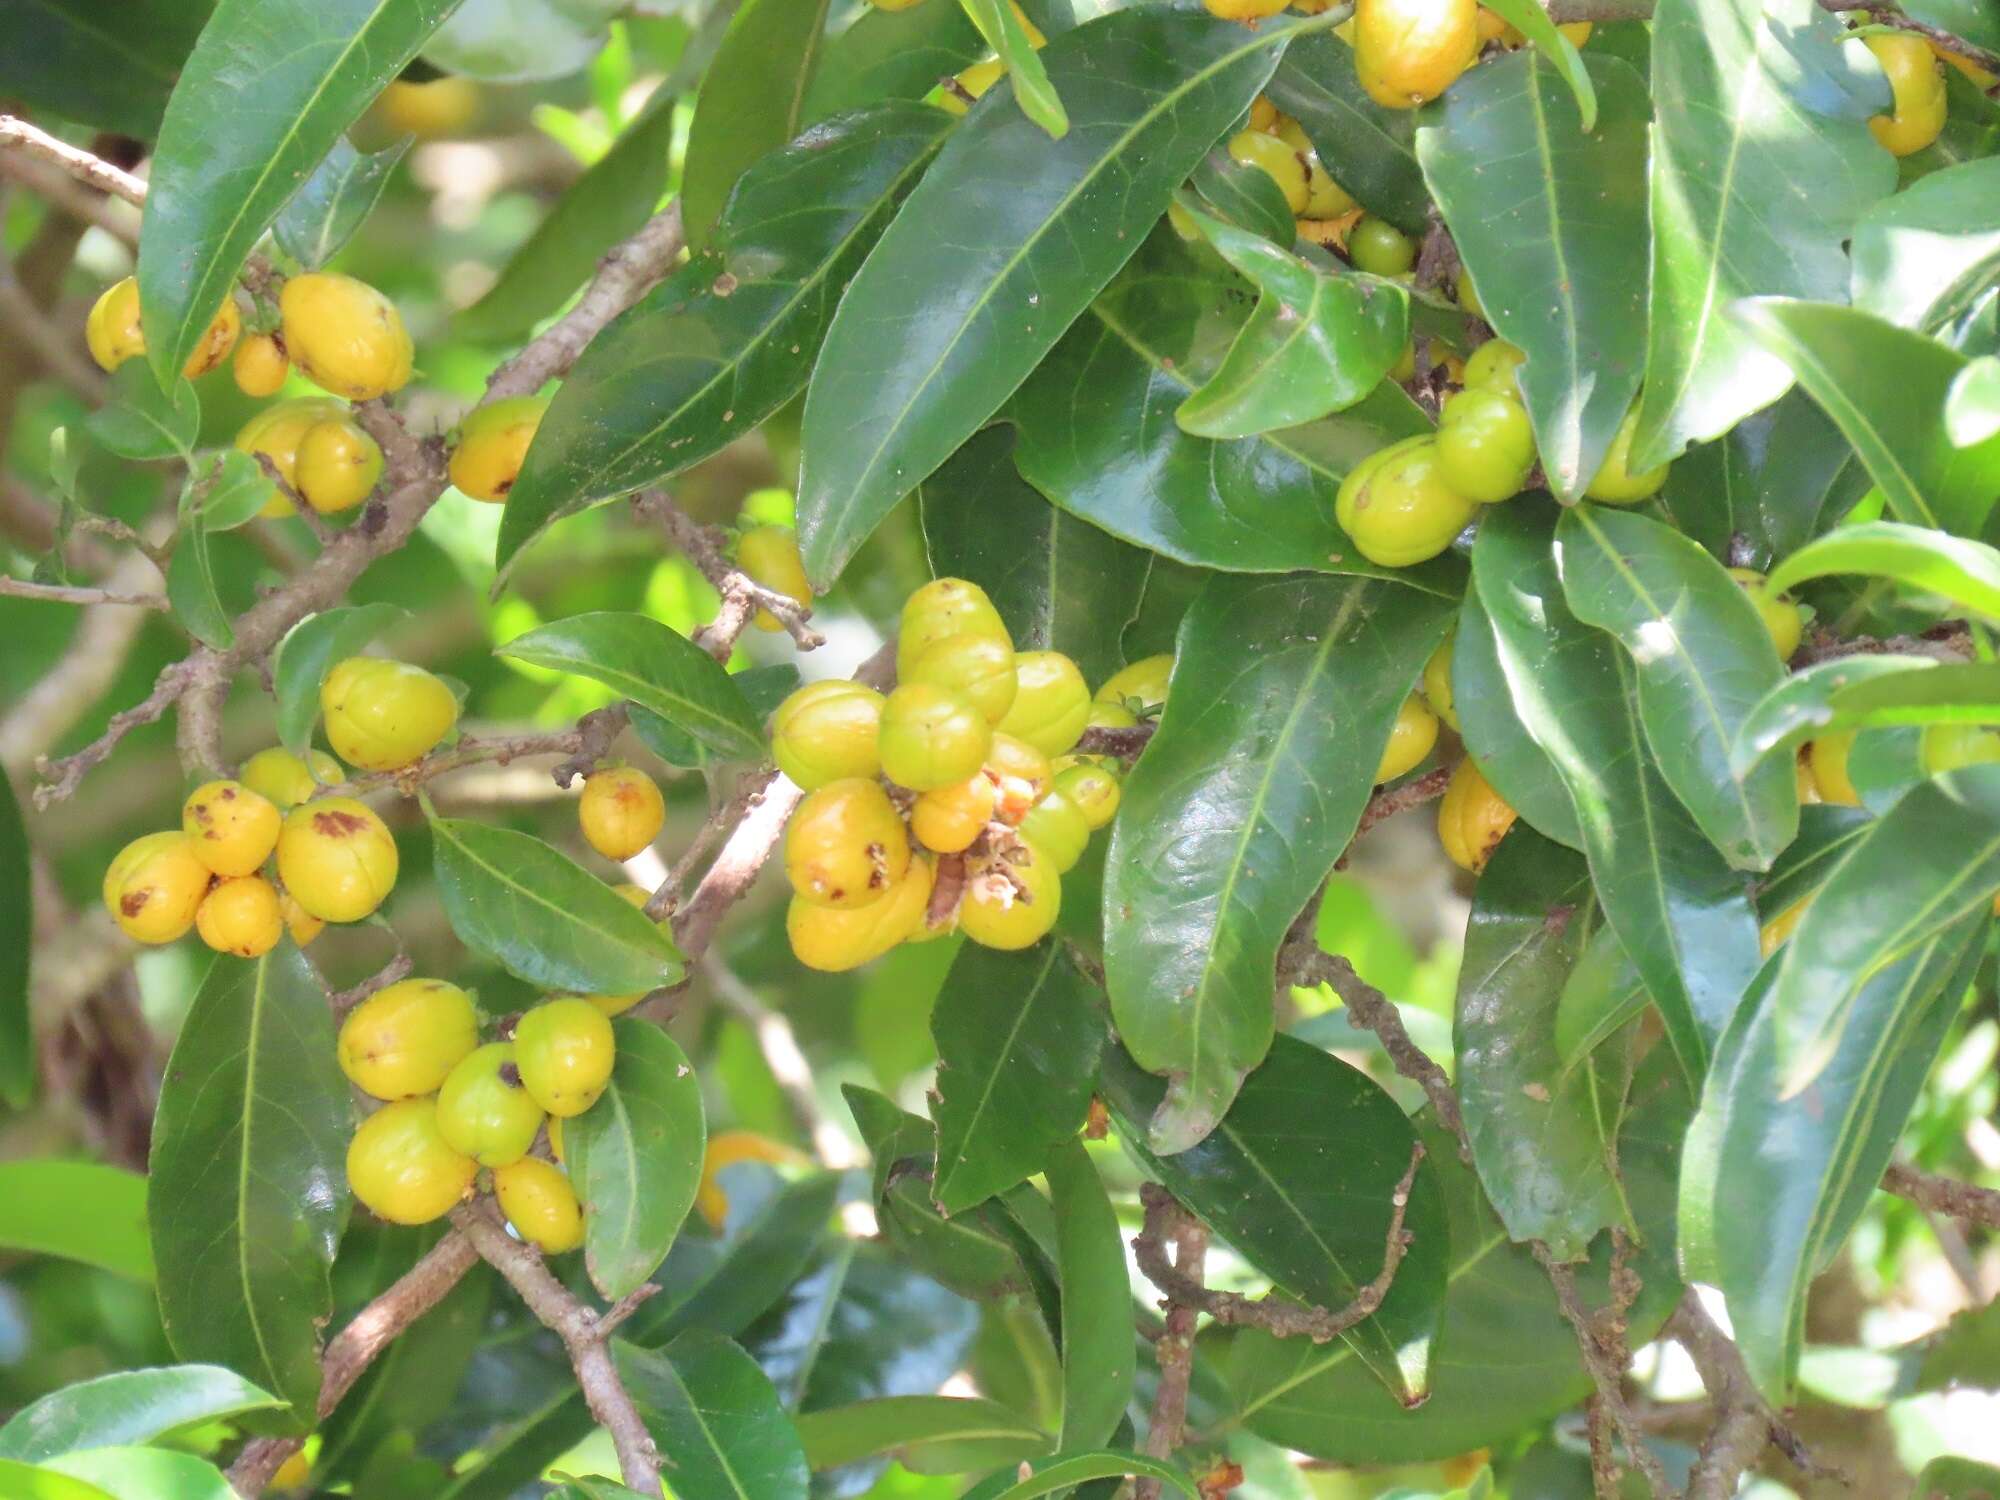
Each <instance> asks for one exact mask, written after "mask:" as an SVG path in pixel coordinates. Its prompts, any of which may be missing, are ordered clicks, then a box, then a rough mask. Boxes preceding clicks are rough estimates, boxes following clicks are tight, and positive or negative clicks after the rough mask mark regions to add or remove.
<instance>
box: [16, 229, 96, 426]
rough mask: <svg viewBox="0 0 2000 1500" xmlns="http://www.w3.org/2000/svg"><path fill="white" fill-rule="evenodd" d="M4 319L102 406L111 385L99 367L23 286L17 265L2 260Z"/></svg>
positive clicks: (48, 365)
mask: <svg viewBox="0 0 2000 1500" xmlns="http://www.w3.org/2000/svg"><path fill="white" fill-rule="evenodd" d="M0 321H4V322H5V324H6V326H7V327H8V328H9V329H10V330H11V331H12V332H13V334H14V336H15V337H16V338H17V339H19V340H20V341H21V343H22V344H23V345H25V346H26V347H27V348H28V349H30V350H32V351H33V353H34V356H35V358H36V360H38V361H39V362H40V363H41V365H42V367H43V368H44V369H46V370H47V371H48V372H49V373H50V374H51V375H54V376H55V377H56V378H57V379H58V380H60V381H61V382H62V383H63V384H64V385H66V386H68V387H69V388H70V389H71V390H72V391H74V392H75V393H76V394H77V395H78V396H81V397H82V398H83V399H84V400H85V401H87V402H89V403H90V404H91V405H93V406H97V405H102V404H103V402H104V399H105V396H106V395H107V394H108V392H109V387H108V386H107V385H106V384H105V383H104V376H103V374H102V373H101V372H100V371H99V370H98V368H97V366H96V365H95V364H93V363H92V362H91V361H90V360H89V359H88V358H86V357H85V355H84V354H83V352H82V351H81V350H80V349H78V348H77V346H76V343H75V340H74V338H73V337H66V336H65V335H64V333H63V331H62V330H61V329H59V328H57V327H56V326H55V324H53V323H51V322H50V321H49V319H48V317H47V315H46V314H45V313H43V311H42V310H41V308H39V307H37V306H36V305H35V299H34V298H33V297H31V296H29V295H28V291H27V288H26V287H24V286H22V285H21V281H20V278H19V277H17V276H16V275H15V274H14V268H13V266H12V265H11V264H9V263H7V262H6V261H4V260H0Z"/></svg>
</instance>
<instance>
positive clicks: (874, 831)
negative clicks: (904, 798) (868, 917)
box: [785, 778, 910, 911]
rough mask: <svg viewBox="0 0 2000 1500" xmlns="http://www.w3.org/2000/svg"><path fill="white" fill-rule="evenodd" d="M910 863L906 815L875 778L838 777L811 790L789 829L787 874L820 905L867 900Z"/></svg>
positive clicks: (848, 905) (849, 906)
mask: <svg viewBox="0 0 2000 1500" xmlns="http://www.w3.org/2000/svg"><path fill="white" fill-rule="evenodd" d="M909 867H910V840H909V835H908V834H907V833H905V832H904V830H903V819H902V817H901V815H900V814H898V813H897V811H896V806H895V804H894V803H892V802H891V801H890V800H889V794H888V793H887V792H885V791H883V790H882V788H881V787H880V786H879V785H877V784H876V783H875V782H872V781H862V780H860V779H858V778H854V779H850V780H845V781H835V782H830V783H828V784H827V785H826V786H823V787H821V788H820V789H819V790H818V791H816V792H810V793H808V794H807V795H806V798H805V800H804V801H802V802H801V803H799V806H798V810H797V811H796V812H794V813H793V814H792V821H791V825H790V827H788V828H787V829H786V830H785V875H786V876H787V878H789V879H790V881H791V882H792V889H793V890H794V891H795V892H797V893H798V894H799V895H800V896H802V897H804V898H805V899H806V900H808V901H812V902H816V903H818V904H819V905H821V906H831V907H834V908H836V909H839V910H842V911H852V910H854V909H855V908H856V907H861V906H867V905H868V904H869V903H870V902H873V901H878V900H880V899H881V897H882V895H883V893H884V892H886V891H887V890H888V889H889V887H890V886H891V885H893V884H894V883H895V882H896V881H898V880H901V879H902V878H903V872H904V871H906V870H907V869H909Z"/></svg>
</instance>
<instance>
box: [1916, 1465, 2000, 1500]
mask: <svg viewBox="0 0 2000 1500" xmlns="http://www.w3.org/2000/svg"><path fill="white" fill-rule="evenodd" d="M1996 1494H2000V1469H1996V1468H1994V1467H1993V1465H1991V1464H1983V1463H1980V1462H1979V1461H1978V1460H1977V1459H1972V1458H1949V1457H1947V1458H1934V1459H1932V1460H1931V1461H1930V1462H1929V1463H1927V1464H1925V1465H1924V1471H1923V1473H1921V1474H1919V1475H1918V1476H1917V1487H1916V1488H1915V1489H1914V1490H1912V1491H1911V1492H1910V1500H1992V1497H1993V1496H1994V1495H1996Z"/></svg>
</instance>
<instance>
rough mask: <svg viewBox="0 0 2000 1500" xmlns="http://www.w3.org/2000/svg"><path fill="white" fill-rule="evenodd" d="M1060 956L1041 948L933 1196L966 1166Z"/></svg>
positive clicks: (1057, 950)
mask: <svg viewBox="0 0 2000 1500" xmlns="http://www.w3.org/2000/svg"><path fill="white" fill-rule="evenodd" d="M1060 952H1061V949H1060V947H1059V946H1058V945H1057V944H1055V943H1049V944H1047V945H1045V951H1044V953H1043V956H1042V967H1041V969H1040V970H1039V971H1038V972H1037V973H1036V975H1035V979H1034V983H1033V984H1031V985H1030V986H1029V987H1028V993H1027V995H1026V996H1025V997H1024V998H1023V999H1022V1001H1021V1005H1020V1008H1019V1009H1018V1010H1017V1011H1015V1013H1014V1019H1013V1022H1012V1023H1011V1024H1010V1025H1009V1026H1008V1028H1007V1039H1006V1041H1005V1042H1004V1043H1002V1044H1001V1046H1000V1048H999V1050H998V1051H997V1052H996V1053H995V1054H994V1055H993V1057H992V1058H991V1059H990V1061H991V1066H990V1067H988V1068H987V1070H986V1079H985V1082H984V1083H983V1084H982V1085H981V1087H980V1090H979V1102H978V1103H977V1104H975V1105H973V1107H972V1112H971V1114H969V1115H968V1116H967V1117H966V1121H965V1130H964V1133H963V1134H962V1135H960V1136H959V1141H958V1150H957V1151H956V1152H954V1153H953V1158H952V1165H951V1166H950V1168H949V1169H948V1170H946V1171H945V1172H944V1173H942V1174H941V1176H940V1178H939V1181H938V1184H937V1193H938V1195H940V1196H941V1195H942V1194H943V1192H944V1190H945V1188H946V1187H947V1186H948V1185H949V1184H950V1183H951V1181H952V1179H953V1178H954V1177H955V1176H957V1175H958V1173H959V1172H960V1171H961V1170H963V1169H964V1167H965V1166H966V1160H967V1158H966V1146H967V1144H968V1143H969V1142H970V1141H971V1139H972V1134H973V1131H974V1130H975V1129H976V1128H977V1127H978V1124H979V1121H980V1119H981V1117H982V1116H984V1115H985V1113H986V1109H987V1106H988V1105H989V1104H991V1103H992V1101H993V1090H994V1087H995V1085H997V1084H998V1083H999V1081H1000V1074H1001V1072H1002V1071H1003V1069H1004V1068H1005V1067H1006V1065H1007V1063H1008V1061H1009V1060H1010V1059H1011V1058H1012V1057H1013V1054H1014V1044H1015V1042H1016V1041H1018V1040H1019V1039H1020V1035H1021V1028H1022V1027H1024V1026H1026V1025H1027V1023H1028V1017H1029V1015H1030V1014H1031V1013H1032V1012H1033V1011H1034V1009H1035V1002H1036V1001H1037V1000H1038V999H1040V998H1041V994H1042V990H1043V988H1044V987H1045V986H1046V985H1047V983H1048V980H1049V975H1050V974H1052V973H1053V972H1054V971H1055V965H1056V959H1057V956H1058V955H1059V954H1060ZM940 1107H942V1101H940Z"/></svg>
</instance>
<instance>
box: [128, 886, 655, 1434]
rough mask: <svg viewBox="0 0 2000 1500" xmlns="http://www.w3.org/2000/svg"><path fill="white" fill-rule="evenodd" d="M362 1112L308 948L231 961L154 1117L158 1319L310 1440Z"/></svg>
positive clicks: (177, 1346) (195, 1011)
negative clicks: (349, 1161) (247, 1383)
mask: <svg viewBox="0 0 2000 1500" xmlns="http://www.w3.org/2000/svg"><path fill="white" fill-rule="evenodd" d="M613 899H616V898H615V897H614V898H613ZM621 904H622V903H621ZM352 1112H353V1106H352V1104H351V1103H350V1102H349V1098H348V1089H347V1081H346V1079H344V1078H343V1077H342V1076H341V1073H340V1068H339V1065H338V1064H337V1063H336V1062H335V1061H334V1034H333V1014H332V1012H331V1011H329V1010H328V1009H327V1004H326V996H325V994H324V993H322V992H321V990H320V987H319V985H318V983H317V982H316V981H315V980H314V978H313V976H312V973H311V971H310V970H308V969H307V968H306V962H305V959H304V957H303V956H302V955H301V954H300V953H299V950H298V949H297V948H295V947H293V946H292V945H291V944H290V943H289V942H280V944H279V945H278V946H277V947H276V948H274V949H272V950H271V951H270V952H269V953H267V954H266V955H265V956H264V957H262V958H260V959H256V960H254V961H245V960H243V959H238V958H229V957H226V956H218V957H217V958H216V959H215V960H214V961H213V962H212V963H211V964H210V965H209V970H208V975H207V977H206V978H205V979H204V980H203V981H202V985H201V988H200V990H198V991H197V992H196V994H195V997H194V1005H193V1007H192V1008H191V1009H190V1010H189V1011H188V1015H187V1019H186V1020H185V1021H184V1022H183V1023H182V1024H181V1033H180V1038H179V1040H177V1041H176V1042H175V1043H174V1050H173V1055H172V1056H171V1057H170V1058H168V1060H167V1068H166V1073H165V1075H164V1082H163V1083H162V1084H161V1086H160V1107H159V1111H158V1114H157V1115H156V1117H155V1119H154V1121H153V1152H152V1159H151V1166H150V1173H149V1185H150V1189H151V1191H150V1193H149V1194H148V1199H147V1218H148V1220H149V1226H150V1228H151V1231H152V1241H153V1261H154V1263H155V1265H157V1266H158V1268H159V1277H158V1286H159V1293H160V1321H161V1322H162V1324H164V1325H165V1328H166V1331H167V1338H168V1341H169V1342H171V1343H172V1345H173V1347H174V1352H175V1353H177V1354H179V1355H180V1356H181V1357H182V1358H183V1359H187V1360H202V1361H208V1362H211V1363H215V1364H220V1365H226V1366H227V1367H228V1368H230V1369H232V1370H234V1371H236V1372H237V1373H238V1374H239V1375H242V1376H243V1377H244V1378H246V1379H248V1380H251V1381H254V1382H255V1383H256V1384H257V1385H258V1386H260V1387H261V1388H263V1389H264V1390H267V1391H269V1392H270V1393H271V1394H272V1395H274V1396H278V1397H280V1398H282V1399H283V1400H285V1401H288V1402H290V1403H291V1407H292V1410H291V1413H290V1416H289V1421H290V1422H291V1423H292V1424H294V1430H299V1431H303V1430H304V1429H305V1428H307V1427H310V1426H311V1425H312V1420H313V1415H312V1414H313V1411H314V1406H315V1403H316V1401H317V1400H318V1397H319V1386H320V1369H319V1330H320V1327H321V1325H323V1324H324V1323H325V1322H326V1320H327V1317H328V1315H329V1314H331V1312H332V1311H333V1293H332V1289H331V1287H330V1285H329V1283H328V1280H327V1272H328V1269H329V1267H331V1266H332V1264H333V1256H334V1249H335V1247H336V1246H337V1245H338V1243H339V1241H340V1230H341V1226H342V1224H343V1223H344V1221H345V1220H346V1218H347V1201H348V1200H347V1178H346V1175H345V1169H344V1163H345V1160H346V1156H347V1138H348V1135H349V1133H350V1128H351V1122H352Z"/></svg>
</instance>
